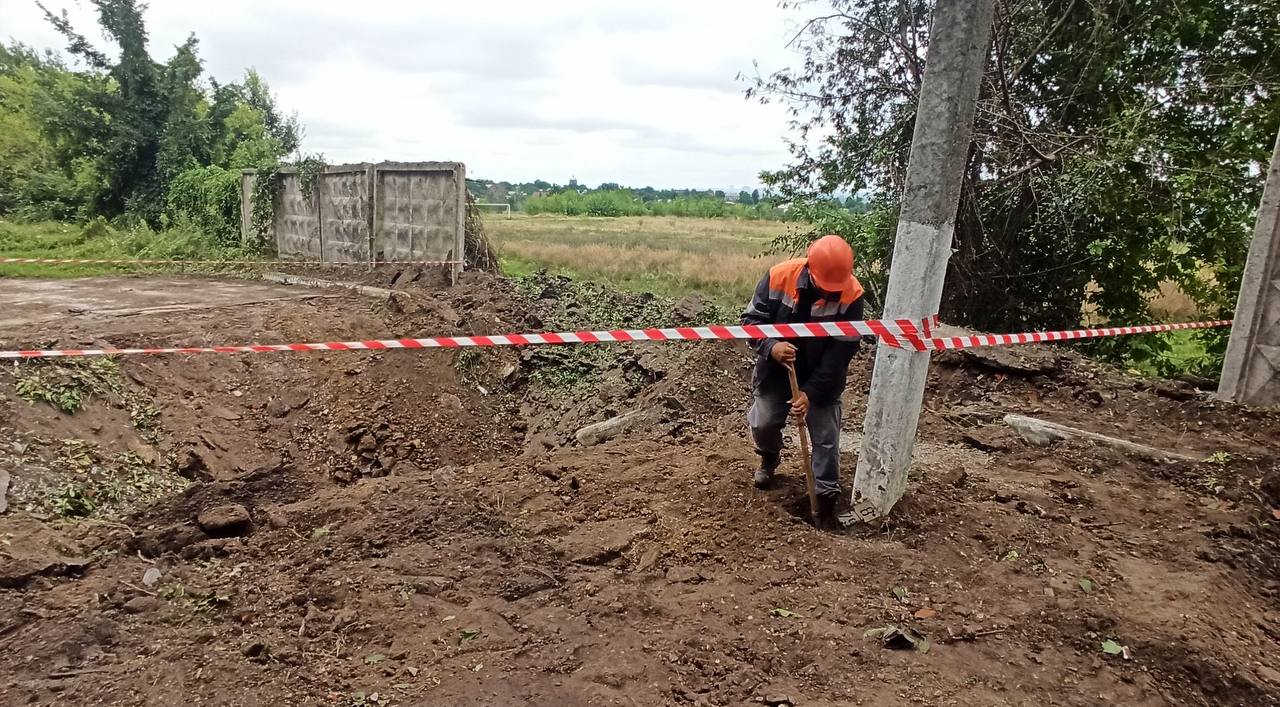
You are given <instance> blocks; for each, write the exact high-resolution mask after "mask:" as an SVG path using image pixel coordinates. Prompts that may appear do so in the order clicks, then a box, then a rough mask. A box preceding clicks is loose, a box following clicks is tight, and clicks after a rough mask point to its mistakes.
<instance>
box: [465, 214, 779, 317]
mask: <svg viewBox="0 0 1280 707" xmlns="http://www.w3.org/2000/svg"><path fill="white" fill-rule="evenodd" d="M795 227H796V226H795V225H794V224H788V223H782V222H779V221H763V220H743V219H730V218H687V217H679V216H626V217H617V218H597V217H590V216H559V215H538V216H528V215H524V214H516V215H513V216H511V217H507V216H505V215H499V214H488V215H486V216H485V229H486V231H487V233H488V234H489V236H490V237H491V238H492V240H493V242H494V245H495V246H496V247H497V249H498V252H499V254H500V257H501V259H502V265H503V269H504V271H505V272H506V273H508V274H510V275H515V276H521V275H528V274H530V273H532V272H534V271H536V270H539V269H545V270H547V271H549V272H553V273H556V274H560V275H567V276H569V277H573V278H576V279H586V280H594V281H598V282H604V283H608V284H611V285H614V286H616V287H619V288H621V289H624V290H630V291H633V292H650V293H653V294H657V295H662V296H666V297H677V298H678V297H682V296H684V295H687V294H689V293H691V292H699V293H701V294H703V295H706V296H707V297H710V298H711V299H712V300H714V301H715V302H716V303H718V304H722V305H725V306H730V307H734V308H739V307H742V306H743V305H744V304H745V303H746V301H747V300H748V299H749V298H750V296H751V292H752V290H753V289H754V288H755V285H756V283H757V282H758V281H759V279H760V277H761V276H762V275H763V274H764V272H765V271H766V270H767V269H768V268H769V266H770V265H771V264H773V263H774V262H775V261H776V260H777V259H778V258H779V257H780V256H777V255H772V256H768V255H765V251H766V250H767V249H768V246H769V243H770V241H772V240H773V239H774V238H776V237H777V236H779V235H781V234H783V233H786V232H787V230H788V229H792V228H795Z"/></svg>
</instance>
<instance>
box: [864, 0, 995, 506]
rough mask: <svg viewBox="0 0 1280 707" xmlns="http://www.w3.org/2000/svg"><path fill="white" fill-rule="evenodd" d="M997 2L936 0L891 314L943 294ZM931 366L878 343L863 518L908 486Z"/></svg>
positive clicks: (918, 310) (887, 310)
mask: <svg viewBox="0 0 1280 707" xmlns="http://www.w3.org/2000/svg"><path fill="white" fill-rule="evenodd" d="M992 2H993V0H938V2H937V5H936V6H935V7H934V11H933V25H932V27H931V28H930V30H929V54H928V58H927V60H926V62H925V72H924V83H923V85H922V86H921V87H920V102H919V105H918V106H917V108H916V125H915V134H914V135H913V136H912V138H911V160H910V162H909V163H908V165H907V185H906V189H905V191H904V194H903V200H902V212H901V215H900V216H899V217H898V232H897V237H896V239H895V241H894V246H893V268H892V269H891V270H890V271H889V291H888V292H887V293H886V296H885V306H884V317H885V318H886V319H923V318H924V317H928V316H931V315H933V314H936V313H937V312H938V307H939V305H940V303H941V302H942V281H943V278H944V277H945V275H946V272H947V260H948V259H949V258H950V257H951V239H952V235H953V234H954V232H955V219H956V208H957V205H958V204H959V201H960V184H961V177H962V176H963V173H964V167H965V161H966V158H967V156H968V154H969V143H970V139H971V137H972V135H973V114H974V111H975V109H976V104H977V99H978V89H979V87H980V86H981V84H982V76H983V72H984V70H985V68H986V64H987V50H988V43H989V40H990V37H991V14H992ZM928 373H929V354H928V352H915V351H905V350H902V349H892V348H889V347H888V346H878V347H877V349H876V367H875V373H874V374H873V375H872V378H871V397H870V400H869V401H868V403H867V416H866V421H865V424H864V428H863V430H864V431H863V438H862V455H861V456H860V457H859V459H858V471H857V475H856V476H855V477H854V480H853V504H854V512H855V514H856V515H857V516H858V517H859V518H860V519H861V520H872V519H875V518H878V517H882V516H885V515H887V514H888V513H889V511H890V510H891V509H892V508H893V505H894V504H895V503H897V502H898V499H899V498H902V494H903V492H904V491H906V488H907V469H908V467H909V466H910V465H911V452H912V448H913V447H914V445H915V437H916V424H917V423H918V422H919V418H920V404H921V401H922V399H923V397H924V384H925V378H926V376H927V375H928Z"/></svg>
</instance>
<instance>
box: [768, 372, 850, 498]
mask: <svg viewBox="0 0 1280 707" xmlns="http://www.w3.org/2000/svg"><path fill="white" fill-rule="evenodd" d="M787 400H788V398H785V397H778V398H774V397H767V396H762V395H756V396H755V400H754V402H752V403H751V410H750V411H748V412H747V423H748V424H749V425H751V439H752V441H754V442H755V445H756V453H757V454H759V455H760V458H761V459H762V460H763V463H764V464H765V466H773V467H776V466H777V464H778V461H779V460H780V458H781V454H782V428H783V426H785V425H786V424H787V420H788V419H789V417H790V413H791V405H790V403H788V402H787ZM805 419H806V421H807V422H808V423H809V424H808V427H809V443H810V445H811V446H812V448H813V451H812V459H813V480H814V487H815V488H816V489H817V492H818V493H819V494H826V493H840V420H841V409H840V401H839V399H837V400H836V401H835V402H833V403H832V404H830V405H821V406H819V405H810V406H809V414H808V415H807V416H806V418H805ZM792 424H795V423H794V422H793V423H792Z"/></svg>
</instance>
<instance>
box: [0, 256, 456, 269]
mask: <svg viewBox="0 0 1280 707" xmlns="http://www.w3.org/2000/svg"><path fill="white" fill-rule="evenodd" d="M461 264H462V262H461V261H458V260H379V261H376V262H363V263H334V262H330V261H327V260H178V259H146V258H142V259H123V258H114V259H97V258H0V265H323V266H325V267H333V268H354V267H368V266H370V265H374V266H384V265H405V266H408V265H461Z"/></svg>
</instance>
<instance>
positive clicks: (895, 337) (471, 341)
mask: <svg viewBox="0 0 1280 707" xmlns="http://www.w3.org/2000/svg"><path fill="white" fill-rule="evenodd" d="M1230 324H1231V322H1230V321H1215V322H1191V323H1186V324H1157V325H1152V326H1136V327H1118V328H1106V329H1079V330H1075V331H1056V332H1034V333H1027V334H980V335H974V336H957V337H948V338H936V337H931V336H930V335H931V334H932V332H933V328H934V327H935V326H936V325H937V320H936V318H934V317H931V318H929V319H928V320H925V321H922V322H917V321H915V320H910V319H898V320H887V319H885V320H870V321H856V322H821V323H808V324H762V325H741V326H736V325H735V326H702V327H675V328H664V329H611V330H607V331H575V332H546V333H540V334H500V335H494V336H437V337H429V338H422V339H373V340H367V341H330V342H324V343H313V344H250V345H247V346H176V347H148V348H128V349H110V348H108V349H52V350H34V349H33V350H26V351H0V359H25V358H58V357H75V356H130V355H138V354H199V353H274V352H301V351H386V350H389V349H429V348H458V347H465V346H537V345H548V344H597V343H614V342H630V341H702V340H707V339H722V340H723V339H765V338H770V339H798V338H809V337H819V338H820V337H835V336H847V337H862V336H874V337H876V338H877V339H879V340H880V341H882V342H884V344H885V345H887V346H892V347H894V348H901V349H911V350H915V351H931V350H943V349H964V348H973V347H977V346H1006V345H1012V344H1031V343H1037V342H1044V341H1069V340H1073V339H1086V338H1092V337H1099V336H1126V335H1130V334H1147V333H1154V332H1161V331H1176V330H1180V329H1209V328H1213V327H1222V326H1229V325H1230Z"/></svg>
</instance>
